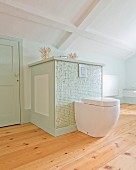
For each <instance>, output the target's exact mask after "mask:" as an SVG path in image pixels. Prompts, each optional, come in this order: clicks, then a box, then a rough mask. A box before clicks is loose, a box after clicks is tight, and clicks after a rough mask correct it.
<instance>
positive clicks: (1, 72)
mask: <svg viewBox="0 0 136 170" xmlns="http://www.w3.org/2000/svg"><path fill="white" fill-rule="evenodd" d="M19 123H20V100H19V50H18V42H17V41H12V40H7V39H2V38H1V39H0V127H2V126H8V125H13V124H19Z"/></svg>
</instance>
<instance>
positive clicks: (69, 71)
mask: <svg viewBox="0 0 136 170" xmlns="http://www.w3.org/2000/svg"><path fill="white" fill-rule="evenodd" d="M86 67H87V77H86V78H84V77H79V76H78V63H71V62H66V61H56V114H55V115H56V129H57V128H62V127H66V126H70V125H74V124H75V113H74V101H79V100H81V99H83V98H90V97H100V96H101V95H102V67H101V66H95V65H86Z"/></svg>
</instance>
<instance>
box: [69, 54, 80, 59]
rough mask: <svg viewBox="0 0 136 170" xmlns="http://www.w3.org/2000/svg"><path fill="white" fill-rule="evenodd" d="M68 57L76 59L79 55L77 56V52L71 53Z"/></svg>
mask: <svg viewBox="0 0 136 170" xmlns="http://www.w3.org/2000/svg"><path fill="white" fill-rule="evenodd" d="M68 58H70V59H76V58H78V56H77V54H76V53H71V54H69V55H68Z"/></svg>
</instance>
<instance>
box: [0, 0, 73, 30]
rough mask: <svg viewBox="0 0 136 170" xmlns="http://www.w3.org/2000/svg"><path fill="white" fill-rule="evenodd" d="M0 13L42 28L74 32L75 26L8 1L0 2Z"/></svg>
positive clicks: (0, 0)
mask: <svg viewBox="0 0 136 170" xmlns="http://www.w3.org/2000/svg"><path fill="white" fill-rule="evenodd" d="M0 13H4V14H8V15H11V16H14V17H17V18H21V19H24V20H28V21H31V22H35V23H38V24H41V25H44V26H49V27H53V28H56V29H59V30H62V31H67V32H75V31H76V26H75V25H74V24H72V23H70V22H67V21H64V20H62V19H60V18H57V17H54V16H51V15H47V14H45V13H44V12H41V11H39V10H36V9H34V8H31V7H27V6H26V5H22V4H20V3H17V2H11V1H9V0H0Z"/></svg>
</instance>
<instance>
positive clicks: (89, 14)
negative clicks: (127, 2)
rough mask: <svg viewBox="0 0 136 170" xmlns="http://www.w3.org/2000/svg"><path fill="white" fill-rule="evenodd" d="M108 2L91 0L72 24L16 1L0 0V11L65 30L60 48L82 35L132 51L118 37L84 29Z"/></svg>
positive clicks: (66, 46) (65, 47)
mask: <svg viewBox="0 0 136 170" xmlns="http://www.w3.org/2000/svg"><path fill="white" fill-rule="evenodd" d="M110 3H111V1H109V0H104V1H103V0H93V1H92V3H91V4H90V5H89V6H88V7H87V9H85V11H84V12H83V13H82V15H81V16H79V18H78V19H77V20H76V21H75V22H74V24H72V23H70V22H66V21H64V20H62V19H60V18H57V17H54V16H51V15H47V14H45V13H44V12H41V11H39V10H36V9H35V8H31V7H28V6H26V5H23V4H20V3H18V2H17V1H16V2H15V1H10V0H0V12H1V13H4V14H7V15H11V16H14V17H18V18H21V19H24V20H28V21H31V22H34V23H38V24H41V25H44V26H47V27H52V28H55V29H59V30H62V31H66V32H67V34H66V36H65V37H64V38H63V39H62V40H60V41H58V45H57V47H58V48H59V49H61V50H66V49H67V48H68V47H69V46H70V45H71V43H73V41H75V39H76V38H77V37H78V36H82V37H84V38H87V39H90V40H93V41H97V42H101V43H103V44H106V45H108V46H113V47H116V48H119V49H123V50H127V51H131V52H133V48H132V47H131V46H129V45H128V44H126V43H123V42H122V41H119V40H118V39H114V38H112V37H107V36H106V35H102V34H100V33H98V32H93V31H92V30H91V31H89V32H87V31H86V30H85V29H86V28H87V27H88V26H89V24H90V22H92V21H93V20H94V19H95V18H96V17H97V16H99V15H100V14H101V13H102V12H103V11H104V9H105V8H107V7H108V5H110ZM96 8H97V10H98V11H100V10H101V13H99V14H98V13H97V10H96V11H95V10H94V9H96Z"/></svg>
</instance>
